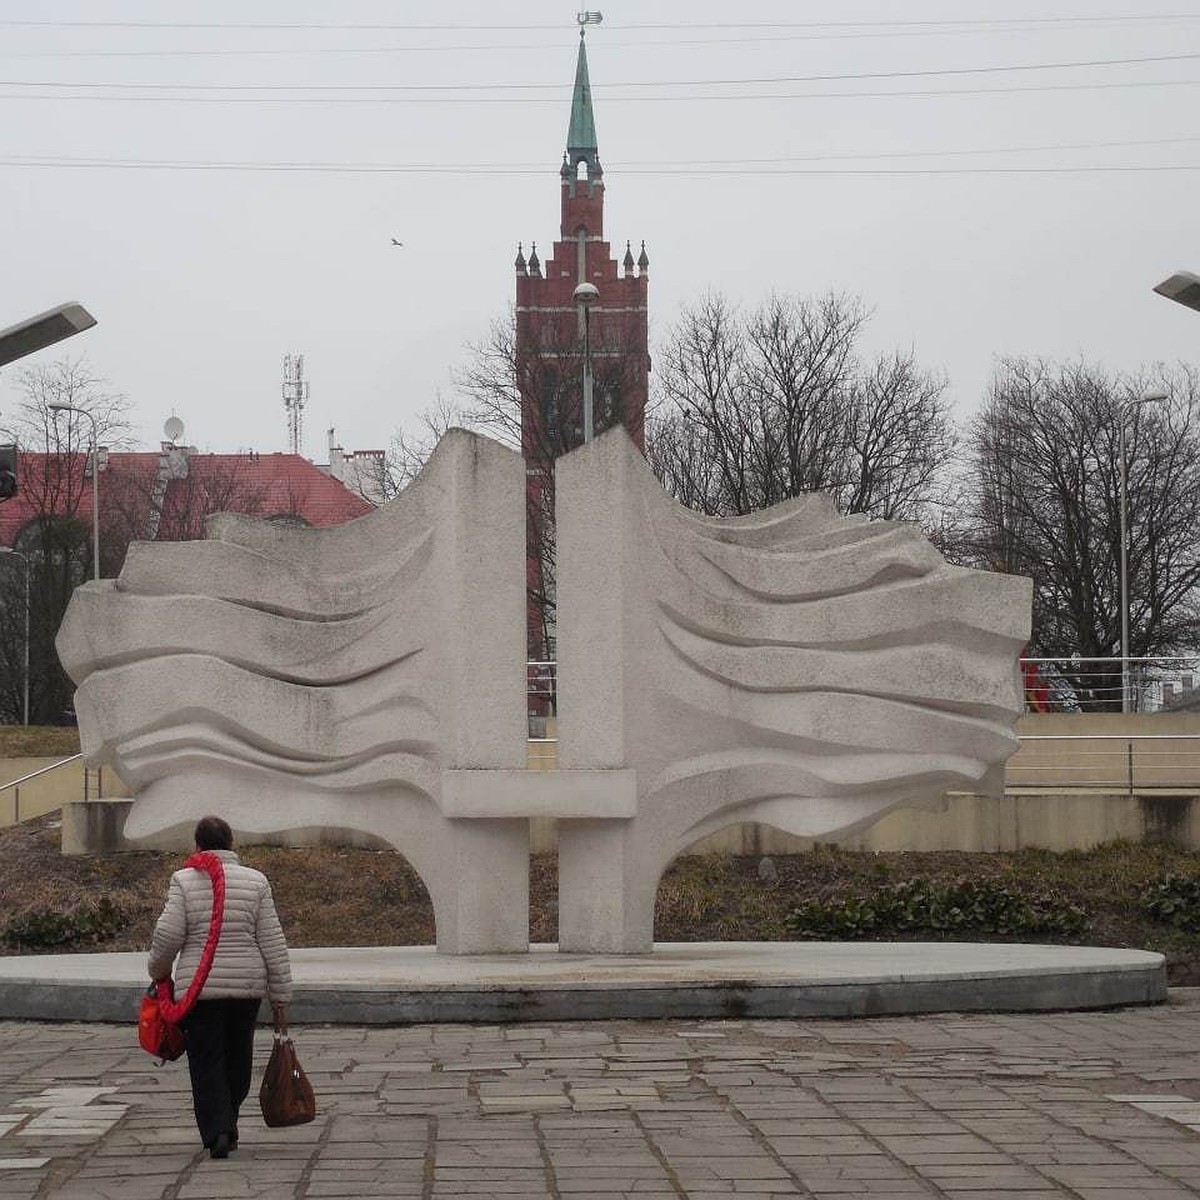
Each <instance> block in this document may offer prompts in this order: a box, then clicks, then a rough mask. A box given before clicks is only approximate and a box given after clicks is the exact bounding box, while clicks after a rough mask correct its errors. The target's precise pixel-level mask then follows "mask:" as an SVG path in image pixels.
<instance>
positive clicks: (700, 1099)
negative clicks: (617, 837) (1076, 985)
mask: <svg viewBox="0 0 1200 1200" xmlns="http://www.w3.org/2000/svg"><path fill="white" fill-rule="evenodd" d="M269 1040H270V1039H269V1038H268V1037H266V1036H262V1035H260V1037H259V1049H260V1052H261V1055H264V1056H265V1053H266V1051H267V1049H268V1043H269ZM296 1041H297V1047H298V1050H299V1053H300V1057H301V1061H302V1062H303V1063H304V1064H305V1067H306V1068H307V1070H308V1071H309V1073H310V1075H311V1077H312V1080H313V1083H314V1085H315V1087H316V1091H317V1096H318V1101H319V1104H320V1108H321V1111H320V1115H319V1116H318V1118H317V1120H316V1121H315V1122H314V1123H313V1124H312V1125H307V1126H303V1127H301V1128H298V1129H291V1130H268V1129H266V1128H264V1127H263V1125H262V1123H261V1120H260V1119H259V1117H258V1114H257V1104H256V1103H255V1102H254V1100H253V1098H251V1101H250V1108H251V1109H253V1111H247V1112H245V1113H244V1114H243V1118H242V1128H241V1142H242V1144H241V1148H240V1149H239V1150H238V1151H236V1152H235V1153H234V1154H233V1155H232V1156H231V1157H230V1158H229V1159H228V1160H226V1161H223V1162H222V1161H212V1160H210V1159H209V1158H208V1157H207V1155H205V1154H203V1153H199V1152H198V1145H197V1136H196V1132H195V1128H194V1126H193V1124H192V1120H191V1111H190V1097H189V1093H188V1089H187V1071H186V1068H185V1066H184V1065H183V1063H182V1062H180V1063H173V1064H168V1065H166V1066H165V1067H161V1068H159V1067H156V1066H155V1065H154V1063H153V1062H152V1060H151V1059H150V1058H149V1057H148V1056H146V1055H145V1054H143V1053H142V1052H141V1051H140V1050H139V1049H137V1047H136V1045H135V1035H134V1029H133V1023H132V1020H131V1022H130V1025H129V1027H128V1028H117V1027H114V1026H111V1025H109V1026H104V1025H29V1024H19V1023H7V1024H0V1200H7V1198H8V1197H22V1198H29V1197H43V1196H53V1197H60V1198H63V1200H70V1198H79V1200H83V1198H87V1200H93V1198H101V1200H104V1198H108V1197H113V1198H116V1197H120V1198H121V1200H148V1198H150V1197H164V1198H174V1197H178V1198H179V1200H193V1198H194V1200H203V1198H220V1197H252V1198H259V1197H261V1198H263V1200H267V1198H272V1200H273V1198H275V1197H360V1196H399V1197H423V1198H426V1200H433V1198H439V1200H440V1198H443V1197H468V1196H469V1197H474V1198H479V1197H502V1198H504V1200H513V1198H514V1197H566V1198H569V1200H597V1198H603V1200H619V1198H621V1197H630V1198H636V1200H652V1198H655V1197H690V1198H692V1200H718V1198H725V1200H728V1198H736V1200H766V1198H768V1197H792V1196H818V1197H826V1198H830V1200H832V1198H834V1197H847V1196H875V1197H889V1196H896V1197H901V1198H903V1200H909V1198H911V1197H922V1196H937V1197H950V1198H952V1200H989V1198H992V1197H1009V1198H1017V1197H1019V1198H1021V1200H1043V1198H1044V1200H1050V1198H1051V1197H1074V1198H1076V1200H1125V1198H1133V1197H1136V1198H1138V1200H1143V1198H1145V1200H1172V1198H1174V1197H1185V1196H1197V1195H1200V1059H1198V1058H1197V1053H1196V1050H1197V1044H1198V1042H1200V991H1197V992H1192V991H1178V992H1173V993H1172V997H1171V1001H1170V1002H1169V1003H1168V1004H1166V1005H1164V1006H1161V1007H1159V1008H1152V1009H1132V1010H1125V1011H1120V1012H1104V1013H1060V1014H1053V1015H1002V1016H954V1015H951V1016H934V1017H912V1018H892V1019H877V1020H859V1021H819V1020H796V1021H720V1022H611V1023H603V1022H596V1023H577V1024H554V1025H547V1026H537V1027H534V1026H530V1025H509V1026H463V1025H440V1026H429V1025H425V1026H412V1027H406V1028H395V1029H383V1028H364V1027H353V1028H345V1027H337V1028H335V1027H309V1028H305V1029H300V1030H297V1031H296Z"/></svg>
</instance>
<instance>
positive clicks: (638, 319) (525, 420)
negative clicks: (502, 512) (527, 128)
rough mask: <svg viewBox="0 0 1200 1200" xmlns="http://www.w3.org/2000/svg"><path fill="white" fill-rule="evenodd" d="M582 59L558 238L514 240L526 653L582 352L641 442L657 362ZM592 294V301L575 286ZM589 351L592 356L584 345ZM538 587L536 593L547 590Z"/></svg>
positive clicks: (595, 380)
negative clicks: (550, 242)
mask: <svg viewBox="0 0 1200 1200" xmlns="http://www.w3.org/2000/svg"><path fill="white" fill-rule="evenodd" d="M584 32H585V31H584V30H583V29H580V31H579V57H578V59H577V61H576V66H575V89H574V93H573V95H572V98H571V119H570V124H569V126H568V128H567V148H566V151H565V152H564V153H563V161H562V169H561V170H560V171H559V176H560V183H559V190H560V206H561V220H560V226H559V237H558V240H557V241H556V242H555V243H554V246H553V248H552V250H551V252H550V257H549V259H548V260H547V261H546V262H545V264H544V265H543V263H542V260H541V259H540V257H539V256H538V251H537V243H536V242H534V243H533V244H532V246H531V248H530V253H529V256H528V258H527V257H526V256H525V249H524V245H523V244H522V245H521V246H519V247H518V249H517V260H516V272H517V303H516V331H515V342H514V352H515V355H514V357H515V365H516V369H517V386H518V388H519V390H520V395H521V444H522V450H523V452H524V455H525V460H526V473H527V479H528V489H529V513H530V516H529V579H530V597H531V603H530V629H529V635H530V636H529V652H530V656H531V657H532V658H535V659H537V658H552V657H553V653H552V651H553V615H552V611H553V578H552V576H553V564H552V561H550V560H551V559H552V546H551V547H549V548H548V546H547V542H548V541H549V542H551V543H552V540H553V539H552V536H550V537H549V538H548V537H547V530H548V528H549V526H550V525H552V521H553V508H552V505H553V471H554V460H555V459H556V458H557V457H558V456H559V455H560V454H563V453H565V452H566V451H568V450H572V449H574V448H575V447H576V446H578V445H580V444H581V443H582V442H583V441H584V429H583V392H584V374H585V357H586V359H587V360H588V363H589V365H590V371H591V377H592V397H593V429H594V432H595V433H602V432H603V431H604V430H606V429H609V428H611V427H612V426H613V425H616V424H618V423H620V424H623V425H624V426H625V428H626V429H627V430H628V431H629V434H630V436H631V437H632V438H633V440H634V442H635V443H636V444H637V446H638V447H639V448H642V447H643V445H644V440H645V419H646V400H647V397H648V393H649V380H648V375H649V371H650V351H649V326H648V321H647V307H646V289H647V283H648V273H649V267H650V260H649V258H648V257H647V255H646V245H645V243H644V242H642V243H641V250H640V253H639V254H638V256H637V258H636V259H635V258H634V254H633V247H632V244H631V243H630V242H626V243H625V255H624V258H623V259H622V261H620V262H618V261H617V259H616V258H614V257H613V256H612V250H611V247H610V245H609V243H608V242H607V241H605V239H604V170H603V168H602V167H601V166H600V150H599V147H598V144H597V141H596V119H595V115H594V113H593V111H592V89H591V84H590V83H589V81H588V62H587V44H586V40H585V37H584ZM580 284H591V285H592V286H593V287H594V288H595V289H596V292H595V294H594V296H593V298H592V302H591V304H590V305H588V306H586V307H585V306H584V305H583V304H580V303H578V302H577V301H576V296H575V293H576V288H578V287H579V285H580ZM585 349H586V354H585ZM539 597H540V598H539Z"/></svg>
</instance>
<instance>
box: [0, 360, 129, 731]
mask: <svg viewBox="0 0 1200 1200" xmlns="http://www.w3.org/2000/svg"><path fill="white" fill-rule="evenodd" d="M17 386H18V389H19V391H20V393H21V395H22V400H21V402H20V404H19V406H18V408H17V411H16V412H15V413H14V414H13V415H12V416H10V417H9V419H8V420H7V421H6V422H5V424H4V426H3V428H2V429H0V441H15V442H16V443H17V444H18V446H19V447H20V449H21V452H22V466H21V470H20V476H19V478H20V485H21V492H20V501H19V502H20V503H21V504H22V506H23V507H24V508H25V509H27V510H29V511H30V512H31V516H30V518H29V520H27V521H26V523H25V525H24V527H23V528H22V529H21V530H20V532H19V533H18V535H17V539H16V545H15V547H14V548H15V549H16V550H19V551H20V552H21V553H22V554H24V555H25V556H26V559H27V560H28V564H29V571H30V578H29V583H30V597H31V605H30V608H31V618H30V649H29V665H30V679H31V686H30V709H31V712H30V719H31V720H32V721H33V722H35V723H53V722H57V721H58V720H60V719H61V716H62V713H63V711H64V710H65V709H66V708H67V707H68V706H69V704H70V699H71V695H72V692H73V685H72V684H71V681H70V680H69V679H68V678H67V676H66V674H65V673H64V672H63V670H62V668H61V667H60V666H59V663H58V656H57V654H56V653H55V650H54V637H55V634H56V633H57V632H58V626H59V624H60V622H61V621H62V615H63V613H64V612H65V611H66V607H67V602H68V601H69V600H70V598H71V593H72V591H73V590H74V589H75V587H76V586H77V585H78V584H79V583H81V582H82V581H83V580H84V579H86V578H88V576H89V575H90V574H91V572H92V538H91V515H90V513H89V512H88V511H87V509H86V507H85V497H86V498H87V500H90V496H91V487H92V482H91V471H93V470H96V469H97V464H96V463H94V462H92V459H91V445H92V424H91V422H89V421H88V420H87V418H86V417H81V416H79V415H78V414H77V413H71V412H58V411H55V409H53V408H52V407H51V405H70V406H71V407H72V408H76V409H82V410H83V411H85V412H87V413H89V414H90V415H91V416H92V418H93V420H94V421H95V425H96V436H97V439H98V441H99V443H100V446H101V447H102V448H103V449H102V450H101V455H100V457H101V464H100V465H101V466H102V465H103V459H104V451H105V450H107V449H116V448H123V447H125V446H127V445H128V444H129V440H130V424H129V421H128V417H127V414H128V411H129V405H128V402H127V401H126V399H125V397H124V396H122V395H120V394H118V393H114V392H110V391H108V390H107V384H106V382H105V381H104V380H102V379H99V378H98V377H96V376H95V375H93V374H92V372H91V370H90V369H89V368H88V366H87V364H86V361H85V360H84V359H82V358H77V359H72V358H64V359H61V360H59V361H57V362H53V363H49V364H45V365H39V366H35V367H30V368H27V369H26V370H23V371H21V372H20V373H19V374H18V375H17ZM10 503H12V501H10ZM102 515H103V514H102ZM101 545H102V547H103V550H102V553H103V556H104V557H103V558H102V560H101V563H100V570H101V573H102V574H112V573H113V566H114V562H115V563H118V564H119V561H120V559H122V558H123V557H124V546H121V547H120V548H119V550H118V548H117V547H116V546H115V545H114V543H113V542H112V540H110V539H104V538H102V540H101ZM4 574H5V584H4V587H5V593H4V599H5V605H4V607H5V611H6V613H9V614H11V613H13V612H19V613H20V614H21V623H20V625H19V626H18V624H17V622H15V621H12V620H5V621H4V622H3V625H2V627H0V639H2V644H0V661H2V662H3V664H4V666H5V678H6V679H9V680H17V679H20V671H19V670H18V669H16V666H15V664H17V663H19V662H21V660H22V657H23V651H24V602H25V600H24V580H22V579H20V572H18V571H8V572H5V573H4ZM14 587H19V588H20V589H21V590H20V592H19V593H16V592H14V591H13V588H14ZM18 594H19V597H20V599H19V604H14V603H12V601H13V600H14V597H15V596H17V595H18ZM10 690H11V689H8V688H5V689H3V692H4V695H3V696H0V704H2V705H3V706H4V709H5V711H4V712H3V713H2V714H0V719H15V714H16V710H15V709H14V708H13V707H12V703H11V700H8V699H6V697H7V696H8V693H9V692H10Z"/></svg>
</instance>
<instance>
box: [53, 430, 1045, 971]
mask: <svg viewBox="0 0 1200 1200" xmlns="http://www.w3.org/2000/svg"><path fill="white" fill-rule="evenodd" d="M557 502H558V530H557V544H558V571H557V578H558V630H557V632H558V647H559V655H558V658H559V670H558V678H559V768H560V769H559V770H557V771H549V772H547V771H527V770H525V769H524V763H525V733H526V729H525V725H526V717H525V667H524V631H525V578H524V570H525V472H524V464H523V461H522V460H521V458H520V457H519V456H518V455H516V454H514V453H512V452H511V451H509V450H506V449H504V448H503V447H501V446H499V445H498V444H497V443H495V442H490V441H488V440H487V439H485V438H481V437H477V436H475V435H472V434H468V433H465V432H463V431H461V430H456V431H453V432H451V433H450V434H448V435H447V436H446V438H444V439H443V441H442V443H441V444H440V445H439V447H438V449H437V450H436V452H435V453H434V455H433V457H432V458H431V459H430V461H429V464H428V465H427V467H426V468H425V470H424V471H423V472H422V473H421V476H420V477H419V479H418V480H417V481H416V482H415V483H414V484H413V485H412V486H411V487H410V488H408V489H407V490H406V491H405V492H404V493H403V494H402V495H401V496H400V497H399V498H398V499H396V500H394V501H392V502H391V503H390V504H388V505H387V506H385V507H384V508H383V509H381V510H379V511H378V512H376V513H373V514H371V515H369V516H366V517H362V518H360V519H359V520H357V521H353V522H351V523H350V524H348V525H345V526H341V527H338V528H334V529H326V530H309V529H294V528H282V527H279V526H274V525H271V524H269V523H266V522H261V521H253V520H248V519H246V518H241V517H230V516H222V517H218V518H215V519H214V520H213V521H212V523H211V525H210V529H209V536H208V539H207V540H205V541H203V542H186V543H152V544H140V543H139V544H135V545H134V546H132V547H131V548H130V552H129V556H128V558H127V561H126V565H125V568H124V570H123V571H122V572H121V575H120V577H119V578H118V579H117V580H115V581H106V582H103V583H99V584H97V583H89V584H87V585H85V586H84V587H82V588H80V589H79V590H78V591H77V592H76V594H75V597H74V599H73V600H72V602H71V606H70V608H69V610H68V612H67V616H66V618H65V620H64V622H63V627H62V629H61V631H60V633H59V639H58V647H59V654H60V657H61V659H62V661H63V664H64V665H65V666H66V668H67V670H68V671H69V672H70V673H71V675H72V677H73V678H74V679H75V681H76V682H77V683H78V684H79V690H78V693H77V697H76V709H77V712H78V714H79V723H80V729H81V733H82V740H83V749H84V753H85V755H86V756H87V758H88V759H89V760H90V761H92V762H107V763H111V764H113V765H115V766H116V767H117V768H118V770H119V771H120V773H121V775H122V777H123V778H124V779H125V781H126V782H127V783H128V784H129V785H131V787H132V788H133V789H134V790H135V795H136V800H135V803H134V807H133V811H132V813H131V814H130V817H129V820H128V823H127V826H126V832H127V834H128V835H129V836H131V837H134V838H136V837H139V836H148V835H151V834H154V833H161V832H163V831H168V830H185V829H190V828H191V825H192V823H193V822H194V821H195V820H196V818H197V817H199V816H201V815H203V814H204V813H209V812H212V813H217V814H219V815H222V816H224V817H225V818H226V819H227V820H229V822H230V824H231V825H233V827H234V828H235V829H236V830H238V831H239V832H240V833H241V834H243V835H246V834H251V835H252V834H254V833H265V832H286V831H292V830H303V829H312V828H320V829H329V830H333V831H338V830H356V831H363V832H367V833H370V834H373V835H375V836H376V837H378V838H380V839H382V840H383V841H385V842H388V843H390V844H391V845H394V846H395V847H396V848H397V849H399V850H400V851H401V852H402V853H404V854H405V855H406V856H407V857H408V858H409V860H410V861H411V862H412V864H413V866H414V868H415V869H416V870H417V871H418V873H419V874H420V875H421V877H422V878H423V879H424V881H425V883H426V886H427V887H428V889H429V892H430V896H431V899H432V901H433V907H434V916H435V919H436V921H437V937H438V947H439V949H440V950H442V951H445V952H449V953H472V952H495V951H512V950H521V949H525V948H526V947H527V945H528V880H529V861H528V860H529V838H528V830H529V819H530V818H531V817H534V816H545V817H554V818H557V819H558V827H559V846H560V851H559V864H560V867H559V896H560V899H559V905H560V907H559V931H560V934H559V941H560V946H561V947H562V948H563V949H564V950H579V951H591V952H600V953H621V952H638V951H645V950H649V949H650V947H651V943H652V937H653V915H654V896H655V891H656V888H657V884H658V879H659V876H660V875H661V873H662V871H663V869H664V868H665V866H666V865H667V864H668V863H669V862H670V861H671V859H672V858H674V857H675V855H676V854H678V853H679V852H680V851H681V850H683V849H685V848H686V847H687V846H688V845H689V844H691V843H692V842H694V841H696V840H697V839H699V838H701V837H704V836H705V835H707V834H709V833H712V832H715V831H716V830H718V829H720V828H722V827H723V826H726V825H729V824H733V823H737V822H742V821H758V822H763V823H766V824H770V825H774V826H777V827H779V828H781V829H785V830H789V831H792V832H795V833H799V834H803V835H809V836H813V837H822V836H828V835H830V834H833V833H836V832H839V831H844V830H847V829H851V828H853V827H855V826H858V825H864V824H867V823H869V822H870V821H872V820H874V819H875V818H876V817H878V816H879V815H880V814H881V813H882V812H884V811H885V810H886V809H888V808H890V807H892V806H894V805H897V804H900V803H908V804H912V803H929V804H932V803H936V802H937V801H938V800H939V799H940V798H941V796H942V795H943V793H944V792H946V791H947V790H953V789H968V790H971V791H981V790H988V789H989V788H991V787H993V786H996V785H998V779H999V771H1000V768H1001V766H1002V764H1003V762H1004V760H1005V759H1006V758H1007V757H1008V755H1009V754H1011V753H1012V751H1013V750H1014V749H1015V748H1016V739H1015V737H1014V735H1013V732H1012V726H1013V724H1014V722H1015V720H1016V717H1017V716H1018V714H1019V713H1020V710H1021V700H1022V694H1021V684H1020V680H1019V675H1018V671H1017V656H1018V654H1019V653H1020V649H1021V646H1022V645H1023V644H1024V642H1025V640H1026V639H1027V637H1028V632H1029V628H1028V627H1029V612H1030V584H1029V581H1028V580H1025V579H1016V578H1012V577H1006V576H999V575H992V574H987V573H983V572H977V571H967V570H963V569H960V568H956V567H951V566H949V565H948V564H947V563H945V561H944V560H943V559H942V558H941V556H940V555H939V554H938V553H937V552H936V551H935V550H934V549H933V547H932V546H930V545H929V543H928V542H926V541H925V539H924V538H923V537H922V536H921V534H920V533H919V531H918V530H916V529H915V528H914V527H911V526H907V525H896V524H888V523H884V522H880V523H869V522H866V521H864V520H861V519H851V518H844V517H839V516H838V515H837V514H836V513H835V512H834V511H833V509H832V508H831V506H830V505H829V504H828V502H827V501H825V500H824V499H822V498H820V497H807V498H804V499H800V500H795V501H791V502H789V503H787V504H783V505H780V506H778V507H777V508H773V509H771V510H769V511H767V512H763V513H758V514H755V515H754V516H751V517H744V518H738V519H735V520H728V521H715V520H709V519H706V518H703V517H699V516H697V515H696V514H694V513H691V512H689V511H687V510H686V509H684V508H682V507H680V506H679V505H678V504H676V503H675V501H674V500H672V499H671V498H670V497H668V496H667V495H666V494H665V493H664V492H663V490H662V488H661V487H660V486H659V484H658V482H657V480H655V478H654V476H653V475H652V474H651V472H650V470H649V468H648V467H647V465H646V463H645V461H644V459H643V458H642V457H641V455H640V454H639V453H638V452H637V450H636V449H635V448H634V446H633V444H632V443H631V442H630V440H629V438H628V436H627V435H626V434H625V432H624V431H623V430H620V429H618V430H614V431H612V432H610V433H607V434H605V435H604V436H603V437H601V438H598V439H596V440H595V441H593V442H591V443H590V444H589V445H587V446H585V447H584V448H582V449H580V450H577V451H576V452H574V453H573V454H571V455H569V456H567V457H566V458H564V459H562V460H560V462H559V464H558V482H557Z"/></svg>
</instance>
